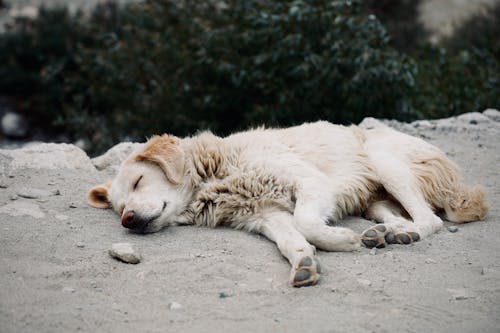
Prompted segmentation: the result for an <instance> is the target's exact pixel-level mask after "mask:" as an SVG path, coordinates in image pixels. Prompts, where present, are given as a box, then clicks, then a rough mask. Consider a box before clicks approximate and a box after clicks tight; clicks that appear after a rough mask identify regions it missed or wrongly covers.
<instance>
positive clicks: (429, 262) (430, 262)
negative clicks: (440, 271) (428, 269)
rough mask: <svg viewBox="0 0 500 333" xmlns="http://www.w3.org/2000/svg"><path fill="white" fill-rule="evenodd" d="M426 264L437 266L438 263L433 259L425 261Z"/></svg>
mask: <svg viewBox="0 0 500 333" xmlns="http://www.w3.org/2000/svg"><path fill="white" fill-rule="evenodd" d="M425 263H426V264H437V261H436V260H434V259H431V258H427V259H425Z"/></svg>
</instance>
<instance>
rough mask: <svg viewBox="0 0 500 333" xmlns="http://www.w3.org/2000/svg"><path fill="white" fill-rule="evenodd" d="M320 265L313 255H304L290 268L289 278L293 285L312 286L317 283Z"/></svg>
mask: <svg viewBox="0 0 500 333" xmlns="http://www.w3.org/2000/svg"><path fill="white" fill-rule="evenodd" d="M320 273H321V266H320V264H319V262H318V260H317V259H315V258H314V257H304V258H302V259H301V260H300V262H299V263H298V264H297V266H296V267H294V268H292V274H291V277H290V280H291V282H292V285H293V286H294V287H306V286H312V285H315V284H316V283H318V280H319V275H320Z"/></svg>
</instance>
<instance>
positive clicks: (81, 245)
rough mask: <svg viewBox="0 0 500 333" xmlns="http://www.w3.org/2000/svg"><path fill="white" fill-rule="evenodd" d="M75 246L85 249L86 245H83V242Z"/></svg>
mask: <svg viewBox="0 0 500 333" xmlns="http://www.w3.org/2000/svg"><path fill="white" fill-rule="evenodd" d="M75 245H76V247H79V248H80V249H82V248H84V247H85V244H83V243H82V242H78V243H76V244H75Z"/></svg>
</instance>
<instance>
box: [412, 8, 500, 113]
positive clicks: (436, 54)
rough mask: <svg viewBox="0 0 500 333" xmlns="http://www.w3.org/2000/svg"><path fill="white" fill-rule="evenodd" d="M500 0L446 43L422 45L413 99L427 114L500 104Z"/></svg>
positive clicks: (422, 111) (471, 19) (475, 109)
mask: <svg viewBox="0 0 500 333" xmlns="http://www.w3.org/2000/svg"><path fill="white" fill-rule="evenodd" d="M499 18H500V5H497V6H496V7H494V8H493V9H492V10H491V11H490V13H489V15H487V16H485V15H484V14H478V15H476V16H473V17H471V18H470V19H469V20H467V21H466V22H465V23H464V24H463V25H462V26H461V27H460V28H459V29H458V30H457V31H455V33H454V34H453V36H451V37H449V38H447V39H445V40H443V41H442V45H437V46H431V45H427V46H426V47H423V48H420V49H419V50H417V51H416V52H415V54H414V57H416V58H417V62H418V64H419V72H418V75H417V82H418V85H417V87H416V88H417V89H416V90H415V93H414V102H413V105H414V107H415V108H416V109H418V110H420V113H421V114H423V115H424V116H425V117H431V118H436V117H442V116H452V115H457V114H460V113H464V112H471V111H482V110H484V109H486V108H488V107H490V108H497V109H500V39H499V38H498V36H499V34H500V19H499Z"/></svg>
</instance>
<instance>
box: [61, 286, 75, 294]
mask: <svg viewBox="0 0 500 333" xmlns="http://www.w3.org/2000/svg"><path fill="white" fill-rule="evenodd" d="M62 291H63V293H74V292H75V291H76V289H75V288H72V287H64V288H62Z"/></svg>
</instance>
